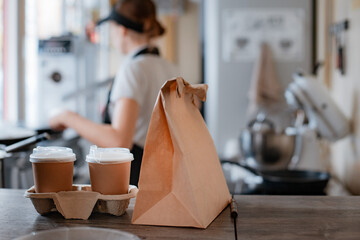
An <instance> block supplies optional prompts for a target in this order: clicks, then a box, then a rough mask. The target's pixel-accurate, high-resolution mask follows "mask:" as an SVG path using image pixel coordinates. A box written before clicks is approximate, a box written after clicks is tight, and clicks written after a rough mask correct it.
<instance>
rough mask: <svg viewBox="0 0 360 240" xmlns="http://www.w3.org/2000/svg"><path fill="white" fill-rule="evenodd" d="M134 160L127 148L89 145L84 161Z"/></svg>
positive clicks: (118, 161)
mask: <svg viewBox="0 0 360 240" xmlns="http://www.w3.org/2000/svg"><path fill="white" fill-rule="evenodd" d="M132 160H134V155H133V154H132V153H131V152H130V150H129V149H128V148H99V147H97V146H95V145H93V146H91V147H90V152H89V154H88V155H87V156H86V161H87V162H90V163H123V162H131V161H132Z"/></svg>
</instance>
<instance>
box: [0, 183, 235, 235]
mask: <svg viewBox="0 0 360 240" xmlns="http://www.w3.org/2000/svg"><path fill="white" fill-rule="evenodd" d="M24 193H25V190H9V189H0V240H7V239H13V238H16V237H19V236H22V235H25V234H29V233H31V232H33V231H41V230H47V229H53V228H57V227H75V226H76V227H79V226H88V227H102V228H113V229H119V230H123V231H127V232H130V233H133V234H135V235H137V236H139V237H140V238H141V239H149V240H150V239H197V240H199V239H234V237H235V234H234V223H233V222H232V220H231V218H230V208H229V207H228V208H226V209H225V210H224V211H223V212H222V213H221V214H220V215H219V216H218V217H217V218H216V220H215V221H214V222H212V224H211V225H210V226H209V227H208V228H207V229H206V230H203V229H196V228H176V227H156V226H141V225H132V224H131V216H132V212H133V208H134V201H133V200H134V199H132V201H130V205H129V208H128V209H127V210H126V213H125V214H124V215H123V216H120V217H116V216H112V215H108V214H101V213H94V214H92V215H91V216H90V218H89V219H88V220H66V219H64V218H63V217H62V215H61V214H60V213H50V214H48V215H46V216H41V215H39V214H38V213H37V212H36V210H35V208H34V206H33V205H32V203H31V201H30V199H27V198H25V197H24V196H23V195H24Z"/></svg>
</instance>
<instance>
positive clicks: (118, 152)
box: [25, 146, 138, 219]
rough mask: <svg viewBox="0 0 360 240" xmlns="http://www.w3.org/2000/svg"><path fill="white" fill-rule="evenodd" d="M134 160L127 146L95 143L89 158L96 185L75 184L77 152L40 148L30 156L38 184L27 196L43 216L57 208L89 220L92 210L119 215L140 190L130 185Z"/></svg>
mask: <svg viewBox="0 0 360 240" xmlns="http://www.w3.org/2000/svg"><path fill="white" fill-rule="evenodd" d="M132 160H133V155H132V154H131V153H130V152H129V150H128V149H122V148H97V147H96V146H92V147H91V148H90V153H89V155H88V156H87V161H88V162H89V168H90V174H91V183H92V184H93V186H90V185H76V184H73V181H72V179H73V165H74V161H75V154H74V153H73V151H72V150H71V149H70V148H64V147H37V148H35V149H34V150H33V154H32V155H31V156H30V161H31V162H32V164H33V172H34V182H35V186H33V187H31V188H30V189H28V190H27V191H26V192H25V197H27V198H30V199H31V202H32V203H33V205H34V207H35V209H36V211H37V212H38V213H39V214H41V215H44V214H47V213H50V212H54V211H58V212H60V213H61V214H62V215H63V216H64V218H66V219H88V218H89V216H90V215H91V213H92V212H100V213H108V214H112V215H115V216H120V215H122V214H124V213H125V211H126V209H127V207H128V205H129V201H130V198H134V197H135V196H136V195H137V192H138V189H137V187H136V186H129V177H130V164H131V161H132ZM97 171H98V172H97ZM94 186H95V189H94ZM105 194H106V195H105Z"/></svg>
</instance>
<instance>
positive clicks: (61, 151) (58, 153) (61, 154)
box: [30, 146, 76, 162]
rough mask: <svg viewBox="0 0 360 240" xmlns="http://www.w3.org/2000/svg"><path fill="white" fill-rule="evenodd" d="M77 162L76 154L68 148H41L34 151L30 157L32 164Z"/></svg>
mask: <svg viewBox="0 0 360 240" xmlns="http://www.w3.org/2000/svg"><path fill="white" fill-rule="evenodd" d="M74 161H76V156H75V153H74V152H73V150H72V149H71V148H67V147H55V146H49V147H41V146H38V147H36V148H34V149H33V153H32V154H31V155H30V162H74Z"/></svg>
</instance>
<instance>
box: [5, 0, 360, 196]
mask: <svg viewBox="0 0 360 240" xmlns="http://www.w3.org/2000/svg"><path fill="white" fill-rule="evenodd" d="M154 2H155V3H156V4H157V8H158V14H159V15H160V20H161V22H162V24H163V26H165V28H166V30H167V32H166V34H165V36H163V37H162V38H160V39H159V40H158V46H159V47H160V52H161V55H162V56H164V57H165V58H166V59H167V60H169V61H171V62H172V63H174V64H175V65H176V66H177V68H178V70H179V72H180V73H181V76H182V77H183V78H184V79H185V80H186V81H188V82H190V83H194V84H195V83H207V84H208V85H209V90H208V99H207V102H206V103H205V104H204V106H203V108H202V110H201V111H202V113H203V115H204V119H205V121H206V123H207V125H208V128H209V131H210V133H211V135H212V137H213V139H214V142H215V145H216V148H217V151H218V154H219V157H220V159H221V160H222V166H223V170H224V173H225V177H226V179H227V181H228V185H229V188H230V191H231V192H233V193H244V194H251V193H256V194H263V193H266V191H264V189H263V188H262V187H261V186H262V184H263V182H264V181H265V180H264V179H265V177H260V176H257V174H254V173H259V171H274V170H275V171H276V170H283V169H298V170H307V171H309V170H310V171H318V172H319V171H320V173H330V174H331V181H330V182H329V184H328V185H327V188H326V189H325V190H323V189H321V190H320V191H318V192H316V193H314V192H311V191H310V194H311V193H314V194H360V178H359V177H358V174H359V173H360V133H359V125H360V122H359V114H360V113H359V109H360V99H359V96H358V94H359V90H360V83H359V80H358V79H359V78H360V67H359V66H358V65H359V64H360V0H251V1H250V0H155V1H154ZM114 3H115V0H110V1H108V0H52V1H46V0H0V15H1V16H0V61H1V64H0V99H1V101H0V118H1V127H0V143H1V144H3V146H2V148H3V149H5V147H6V146H9V145H11V144H13V143H17V142H19V141H20V140H23V139H26V138H28V137H31V136H37V135H39V134H41V133H44V132H47V133H49V135H50V137H51V139H50V140H44V141H41V142H39V143H37V144H40V145H45V146H46V145H60V146H68V147H71V148H73V149H74V151H75V153H76V154H77V158H78V161H77V162H76V165H75V166H76V167H75V175H74V176H75V179H74V181H75V182H76V183H86V182H88V181H89V179H88V173H87V166H86V164H85V162H84V158H85V154H86V152H87V151H88V149H89V146H90V144H91V143H89V142H87V141H85V140H83V139H81V138H80V137H79V136H78V135H77V134H76V133H75V132H73V131H71V130H66V131H64V132H57V131H53V130H51V129H50V128H49V125H48V119H49V115H51V114H53V113H54V112H56V111H58V110H59V109H70V110H73V111H76V112H77V113H79V114H81V115H82V116H85V117H87V118H88V119H91V120H93V121H96V122H101V113H102V111H103V109H104V106H105V104H106V99H107V94H108V90H109V87H110V85H111V83H112V81H113V78H114V76H115V74H116V71H117V68H118V66H119V64H121V61H122V59H123V57H122V56H119V55H118V54H117V51H115V50H114V47H113V43H112V42H111V38H110V37H109V26H107V25H101V26H99V27H98V28H97V31H96V32H95V33H93V34H92V35H90V36H87V35H86V34H85V26H86V24H87V23H88V22H90V21H97V20H98V19H99V18H101V17H103V16H107V15H108V14H109V12H110V10H111V6H112V5H113V4H114ZM165 80H166V79H164V81H165ZM33 146H34V145H30V147H27V148H21V149H17V150H16V151H13V152H12V153H11V154H6V153H5V152H4V151H3V152H2V155H1V156H0V158H2V159H3V160H1V186H2V187H8V188H28V187H29V186H31V185H33V183H32V175H31V174H32V170H31V165H30V163H29V161H28V156H29V150H30V151H31V149H32V147H33ZM246 168H248V169H246ZM249 170H252V172H251V171H249ZM319 176H320V179H318V180H324V179H322V178H323V177H324V178H325V180H327V178H328V177H329V175H319ZM283 180H284V179H283ZM285 181H286V179H285ZM326 183H327V182H326ZM309 188H312V186H310V187H309ZM305 192H306V191H305ZM307 193H309V192H306V193H304V194H307Z"/></svg>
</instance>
